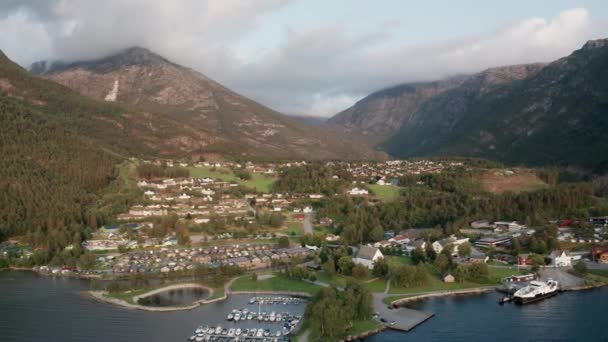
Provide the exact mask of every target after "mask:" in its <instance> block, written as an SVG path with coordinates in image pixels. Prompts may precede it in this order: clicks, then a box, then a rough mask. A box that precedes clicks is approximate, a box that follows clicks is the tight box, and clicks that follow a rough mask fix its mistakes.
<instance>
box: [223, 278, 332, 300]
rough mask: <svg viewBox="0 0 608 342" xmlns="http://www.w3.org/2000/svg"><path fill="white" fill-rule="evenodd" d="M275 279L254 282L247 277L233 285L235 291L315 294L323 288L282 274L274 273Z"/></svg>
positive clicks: (232, 288) (239, 279)
mask: <svg viewBox="0 0 608 342" xmlns="http://www.w3.org/2000/svg"><path fill="white" fill-rule="evenodd" d="M273 274H274V277H272V278H268V279H263V280H258V281H253V280H251V276H249V275H246V276H243V277H240V278H238V279H237V280H235V281H234V282H233V283H232V286H231V290H233V291H277V292H280V291H293V292H306V293H309V294H311V295H312V294H315V293H316V292H317V291H318V290H319V289H320V288H321V286H319V285H315V284H311V283H307V282H304V281H298V280H292V279H289V278H287V277H286V276H284V275H282V274H280V273H273Z"/></svg>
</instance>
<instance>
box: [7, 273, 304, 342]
mask: <svg viewBox="0 0 608 342" xmlns="http://www.w3.org/2000/svg"><path fill="white" fill-rule="evenodd" d="M88 289H89V282H88V281H86V280H79V279H67V278H61V277H46V276H40V275H37V274H36V273H32V272H0V341H112V342H114V341H186V339H187V338H188V337H189V336H190V335H191V334H192V333H193V332H194V329H196V327H197V326H199V325H201V324H209V325H217V324H221V325H222V326H223V327H226V328H230V327H237V325H236V324H234V323H230V322H227V321H226V320H225V317H226V315H227V314H228V313H229V312H230V311H231V310H232V309H234V308H245V307H247V308H249V309H250V310H254V311H257V310H258V307H257V305H255V306H252V305H249V304H248V300H249V298H250V296H246V295H233V296H231V297H230V299H229V300H227V301H221V302H216V303H212V304H208V305H203V306H201V307H199V308H196V309H193V310H188V311H175V312H148V311H140V310H130V309H125V308H121V307H118V306H114V305H111V304H106V303H100V302H96V301H95V300H94V299H92V298H90V297H88V296H86V295H84V294H82V293H81V291H86V290H88ZM262 310H263V311H273V310H276V311H279V312H280V311H289V312H290V313H293V314H297V315H301V314H303V312H304V305H286V306H283V305H280V306H279V305H274V306H271V305H269V306H267V307H262ZM254 326H255V327H257V328H269V329H270V330H271V331H273V332H274V331H276V330H278V329H280V328H281V325H280V324H268V323H267V324H261V323H258V322H257V321H255V322H254V321H248V322H245V323H243V324H239V325H238V327H241V328H253V327H254Z"/></svg>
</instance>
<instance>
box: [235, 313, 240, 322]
mask: <svg viewBox="0 0 608 342" xmlns="http://www.w3.org/2000/svg"><path fill="white" fill-rule="evenodd" d="M240 320H241V314H240V313H238V312H237V313H235V314H234V321H235V322H238V321H240Z"/></svg>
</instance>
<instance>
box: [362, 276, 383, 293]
mask: <svg viewBox="0 0 608 342" xmlns="http://www.w3.org/2000/svg"><path fill="white" fill-rule="evenodd" d="M366 284H367V288H368V289H369V290H370V291H372V292H374V293H380V292H384V290H385V289H386V280H384V279H375V280H373V281H370V282H369V283H366Z"/></svg>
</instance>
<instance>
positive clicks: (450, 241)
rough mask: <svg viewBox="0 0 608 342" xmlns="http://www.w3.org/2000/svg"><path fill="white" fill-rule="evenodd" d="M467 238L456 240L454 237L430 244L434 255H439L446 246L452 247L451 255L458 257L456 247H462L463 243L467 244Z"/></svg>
mask: <svg viewBox="0 0 608 342" xmlns="http://www.w3.org/2000/svg"><path fill="white" fill-rule="evenodd" d="M468 241H469V238H462V239H457V238H456V237H454V236H450V237H449V238H446V239H442V240H437V241H435V242H433V243H432V244H431V247H433V250H434V251H435V253H437V254H439V253H441V251H443V249H444V248H445V247H447V246H450V245H451V246H452V255H454V256H457V255H458V246H460V245H462V244H463V243H465V242H468Z"/></svg>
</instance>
